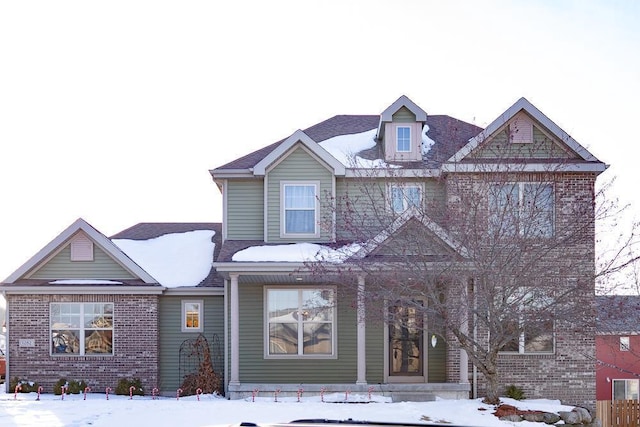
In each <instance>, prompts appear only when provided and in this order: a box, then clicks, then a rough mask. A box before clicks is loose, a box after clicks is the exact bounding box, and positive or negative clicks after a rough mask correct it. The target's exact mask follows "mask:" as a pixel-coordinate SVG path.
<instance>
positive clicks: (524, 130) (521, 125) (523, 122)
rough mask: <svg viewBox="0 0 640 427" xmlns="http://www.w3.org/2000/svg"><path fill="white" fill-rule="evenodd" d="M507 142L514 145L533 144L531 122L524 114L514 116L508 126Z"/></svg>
mask: <svg viewBox="0 0 640 427" xmlns="http://www.w3.org/2000/svg"><path fill="white" fill-rule="evenodd" d="M509 140H510V141H511V142H512V143H514V144H529V143H532V142H533V122H532V121H531V119H530V118H529V117H527V116H526V115H525V114H523V113H520V114H518V115H516V117H515V118H514V120H513V121H512V122H511V124H510V125H509Z"/></svg>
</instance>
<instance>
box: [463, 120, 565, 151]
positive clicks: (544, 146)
mask: <svg viewBox="0 0 640 427" xmlns="http://www.w3.org/2000/svg"><path fill="white" fill-rule="evenodd" d="M470 157H471V158H477V159H570V158H577V156H576V155H571V154H569V153H568V152H567V151H565V150H564V149H563V148H562V147H561V145H560V144H559V143H556V141H554V140H551V139H549V137H547V135H545V134H544V133H543V132H542V131H541V130H540V129H539V128H537V127H536V126H535V125H534V126H533V142H532V143H529V144H519V143H511V142H509V127H507V128H506V129H504V130H502V131H500V132H498V133H497V134H496V135H495V136H494V137H493V138H492V139H491V140H490V141H488V142H487V143H486V144H484V145H482V146H481V147H480V148H479V149H478V150H476V151H475V152H474V153H472V154H471V156H470Z"/></svg>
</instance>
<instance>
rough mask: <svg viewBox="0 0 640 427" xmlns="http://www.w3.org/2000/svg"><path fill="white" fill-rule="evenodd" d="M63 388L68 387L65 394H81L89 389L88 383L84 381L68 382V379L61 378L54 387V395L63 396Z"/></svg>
mask: <svg viewBox="0 0 640 427" xmlns="http://www.w3.org/2000/svg"><path fill="white" fill-rule="evenodd" d="M62 386H66V387H67V389H66V393H65V394H79V393H82V392H84V389H85V388H86V387H87V383H86V382H85V381H83V380H80V381H78V380H71V381H67V379H66V378H60V379H59V380H58V381H57V382H56V383H55V384H54V385H53V394H55V395H58V396H59V395H61V394H62Z"/></svg>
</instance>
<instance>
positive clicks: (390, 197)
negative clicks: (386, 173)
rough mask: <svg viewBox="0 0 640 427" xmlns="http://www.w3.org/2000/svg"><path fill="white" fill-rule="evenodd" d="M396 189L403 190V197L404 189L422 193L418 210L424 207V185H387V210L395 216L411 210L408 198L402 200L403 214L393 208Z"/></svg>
mask: <svg viewBox="0 0 640 427" xmlns="http://www.w3.org/2000/svg"><path fill="white" fill-rule="evenodd" d="M394 188H402V190H403V195H404V189H406V188H417V189H418V190H419V191H420V203H419V204H418V208H422V207H424V185H423V184H422V183H395V184H388V185H387V209H388V210H389V212H392V213H395V214H401V213H402V212H404V211H406V210H407V209H409V206H408V201H407V199H406V197H404V198H403V200H402V207H403V209H402V211H401V212H398V211H396V210H395V209H394V208H393V189H394Z"/></svg>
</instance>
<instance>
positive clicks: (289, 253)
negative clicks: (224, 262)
mask: <svg viewBox="0 0 640 427" xmlns="http://www.w3.org/2000/svg"><path fill="white" fill-rule="evenodd" d="M360 248H361V245H360V244H358V243H352V244H349V245H346V246H343V247H341V248H338V249H332V248H330V247H327V246H322V245H318V244H315V243H293V244H287V245H266V246H251V247H249V248H246V249H243V250H241V251H238V252H236V253H235V254H234V255H233V257H232V258H231V260H232V261H236V262H305V261H326V262H335V263H341V262H343V261H345V260H346V259H347V258H349V257H350V256H352V255H353V254H355V253H356V252H358V251H359V250H360Z"/></svg>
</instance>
